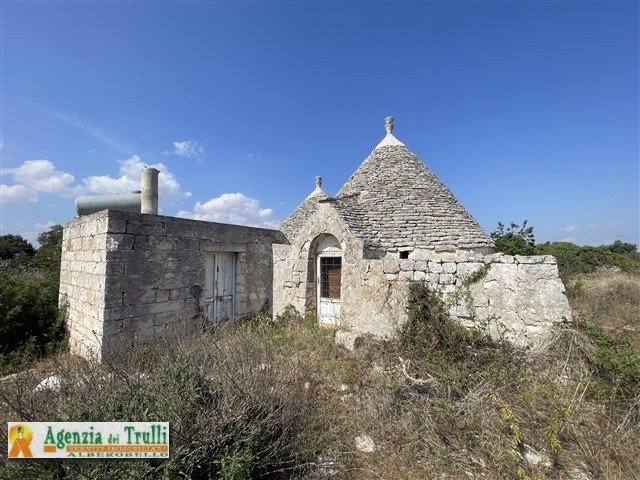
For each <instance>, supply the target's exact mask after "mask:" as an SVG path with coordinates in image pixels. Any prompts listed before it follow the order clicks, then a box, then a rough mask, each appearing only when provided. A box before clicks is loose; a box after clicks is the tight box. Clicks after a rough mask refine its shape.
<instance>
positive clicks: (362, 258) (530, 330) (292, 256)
mask: <svg viewBox="0 0 640 480" xmlns="http://www.w3.org/2000/svg"><path fill="white" fill-rule="evenodd" d="M323 234H331V235H333V236H335V237H336V238H337V239H338V241H339V242H340V245H341V247H342V252H343V262H342V288H341V302H340V308H341V314H340V322H341V325H340V327H341V328H345V329H348V330H352V331H354V332H358V333H371V334H373V335H376V336H379V337H389V336H393V335H394V334H395V333H396V331H397V329H398V327H399V326H400V325H401V324H402V323H403V322H404V321H406V319H407V299H408V293H409V285H410V284H411V283H412V282H425V283H426V284H427V285H429V286H430V287H431V288H432V289H434V290H436V291H438V292H439V293H440V294H441V295H442V296H443V297H444V298H449V296H450V295H451V294H452V293H453V292H456V291H457V290H460V289H461V286H462V282H463V280H464V279H465V278H466V277H467V276H468V275H470V274H472V273H473V272H475V271H477V270H478V269H479V268H481V267H482V266H483V265H485V264H490V266H491V267H490V269H489V271H488V273H487V275H486V276H485V277H484V278H482V279H481V280H480V281H478V282H477V283H475V284H473V285H471V286H470V288H469V292H470V294H471V298H472V299H473V302H472V303H471V304H470V305H468V304H467V303H468V302H466V301H464V300H461V301H460V302H458V304H456V305H453V306H452V308H451V313H452V314H453V316H454V317H455V318H457V319H458V320H459V321H460V322H462V323H463V324H465V325H467V326H471V325H485V323H486V327H487V328H489V330H490V332H491V333H492V334H494V335H498V334H500V332H501V331H503V332H504V334H505V336H506V337H507V338H509V339H511V340H512V341H514V342H515V343H516V344H518V345H536V344H539V343H541V342H543V341H544V339H545V338H546V337H547V336H548V334H549V332H550V331H551V327H552V325H553V323H555V322H559V321H561V320H562V319H563V318H566V319H568V320H570V319H571V318H572V316H571V310H570V308H569V303H568V301H567V298H566V296H565V293H564V292H565V289H564V285H563V284H562V281H561V280H560V277H559V275H558V267H557V264H556V261H555V259H554V258H553V257H551V256H531V257H520V256H508V255H503V254H487V253H486V252H484V251H482V250H483V249H480V251H474V250H463V249H458V250H448V249H442V250H438V249H421V250H417V249H416V250H414V251H412V252H411V254H410V255H409V256H410V257H411V258H409V259H404V260H401V259H398V258H397V257H395V256H396V255H397V252H388V253H387V254H386V256H384V257H383V258H371V255H367V254H366V248H365V246H364V245H363V243H362V242H361V241H360V240H358V239H357V238H356V236H355V235H353V233H352V232H351V230H350V228H349V227H348V225H347V224H346V223H345V222H344V221H343V219H342V218H341V216H339V215H338V214H337V213H336V212H335V210H334V209H333V208H332V206H331V205H330V204H327V203H319V204H318V209H317V211H316V212H314V213H313V214H312V215H311V216H310V217H309V218H308V219H307V222H306V223H305V224H304V226H303V227H302V228H301V230H300V232H299V235H298V236H297V237H296V238H295V239H294V240H293V241H292V243H291V244H289V245H274V246H273V248H274V315H278V314H280V313H282V312H283V311H284V309H285V308H286V307H287V305H292V306H293V307H295V308H296V310H298V311H299V312H300V313H307V314H309V313H311V314H313V313H315V296H316V290H315V285H316V284H315V261H314V258H315V254H314V240H315V239H317V238H318V236H319V235H323ZM383 253H384V252H383ZM391 255H393V256H394V257H395V258H390V257H391ZM468 307H471V308H468Z"/></svg>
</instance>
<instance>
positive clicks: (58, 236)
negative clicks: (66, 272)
mask: <svg viewBox="0 0 640 480" xmlns="http://www.w3.org/2000/svg"><path fill="white" fill-rule="evenodd" d="M38 243H39V244H40V248H39V249H38V251H37V252H36V255H35V258H34V260H33V264H34V266H35V267H37V268H41V269H43V270H44V271H46V272H48V273H54V274H55V275H59V274H60V258H61V255H62V225H53V226H52V227H50V228H49V230H47V231H45V232H42V233H41V234H40V235H38Z"/></svg>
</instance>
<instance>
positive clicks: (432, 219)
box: [281, 117, 493, 251]
mask: <svg viewBox="0 0 640 480" xmlns="http://www.w3.org/2000/svg"><path fill="white" fill-rule="evenodd" d="M392 131H393V119H392V118H391V117H389V118H387V135H386V137H385V138H384V139H383V140H382V142H380V144H378V146H377V147H376V148H375V149H374V150H373V152H371V154H370V155H369V156H368V157H367V158H366V159H365V160H364V162H362V164H361V165H360V166H359V167H358V169H357V170H356V171H355V173H354V174H353V175H352V176H351V178H349V180H348V181H347V183H345V184H344V186H343V187H342V188H341V189H340V191H339V192H338V194H337V195H336V196H335V197H329V196H327V195H326V194H325V193H324V191H322V190H320V191H319V192H318V191H317V189H316V190H315V191H314V192H313V193H312V194H311V195H310V196H309V197H307V199H306V200H305V201H304V202H303V203H302V204H300V205H299V206H298V208H296V210H294V212H293V213H292V214H291V215H289V217H288V218H287V219H286V220H285V221H284V223H283V224H282V227H281V229H282V231H283V233H284V234H285V235H286V236H287V238H289V240H292V239H293V238H295V237H296V236H297V234H298V233H299V231H300V230H301V228H302V227H303V226H304V224H305V223H306V219H307V218H309V217H310V216H311V215H312V214H313V213H315V211H316V210H317V206H318V202H328V203H330V204H331V205H332V206H333V207H334V208H335V210H336V211H337V212H338V213H339V214H340V216H341V217H342V218H343V219H344V221H345V223H347V225H348V226H349V228H350V229H351V231H352V232H353V234H354V235H356V236H357V237H359V238H360V239H361V240H362V241H363V242H364V244H365V246H367V247H368V248H371V249H376V250H387V251H389V250H391V251H393V250H397V249H399V248H400V249H402V248H415V247H423V248H443V249H449V248H465V249H466V248H481V247H492V246H493V242H492V241H491V238H490V237H489V236H488V235H487V233H486V232H485V231H484V230H483V229H482V227H481V226H480V225H479V224H478V222H477V221H476V220H475V219H474V218H473V217H472V216H471V214H469V212H468V211H467V210H466V209H465V208H464V207H463V206H462V205H461V204H460V203H459V202H458V200H456V198H455V197H454V196H453V194H452V193H451V192H450V191H449V189H448V188H447V187H445V186H444V184H443V183H442V182H441V181H440V180H438V178H437V177H436V175H435V174H434V173H433V172H432V171H431V170H429V169H428V168H427V167H426V166H425V164H424V163H423V162H422V161H421V160H420V159H419V158H418V157H417V156H416V155H415V154H414V153H413V152H411V150H409V149H408V148H407V147H406V146H405V145H404V144H403V143H402V142H400V141H399V140H398V139H397V138H396V137H395V136H394V135H393V133H392Z"/></svg>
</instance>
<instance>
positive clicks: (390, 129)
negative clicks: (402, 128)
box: [384, 117, 393, 133]
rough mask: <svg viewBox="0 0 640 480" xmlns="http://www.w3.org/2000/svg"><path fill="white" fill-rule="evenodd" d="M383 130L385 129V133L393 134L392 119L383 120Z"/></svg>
mask: <svg viewBox="0 0 640 480" xmlns="http://www.w3.org/2000/svg"><path fill="white" fill-rule="evenodd" d="M384 128H386V129H387V133H393V117H387V118H385V119H384Z"/></svg>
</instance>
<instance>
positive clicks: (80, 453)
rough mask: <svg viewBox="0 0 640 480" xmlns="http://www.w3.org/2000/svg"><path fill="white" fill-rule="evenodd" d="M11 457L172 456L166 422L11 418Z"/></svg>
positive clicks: (9, 428)
mask: <svg viewBox="0 0 640 480" xmlns="http://www.w3.org/2000/svg"><path fill="white" fill-rule="evenodd" d="M8 430H9V434H8V436H7V440H8V455H7V456H8V458H10V459H11V458H19V459H23V458H120V459H122V458H127V459H129V458H169V424H168V423H167V422H10V423H9V425H8Z"/></svg>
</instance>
